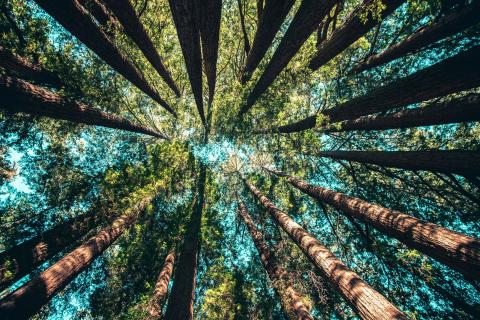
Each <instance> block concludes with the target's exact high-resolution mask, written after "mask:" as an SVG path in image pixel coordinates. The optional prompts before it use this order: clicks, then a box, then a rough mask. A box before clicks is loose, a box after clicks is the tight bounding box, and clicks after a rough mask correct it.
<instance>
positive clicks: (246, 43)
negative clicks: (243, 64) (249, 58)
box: [237, 0, 250, 55]
mask: <svg viewBox="0 0 480 320" xmlns="http://www.w3.org/2000/svg"><path fill="white" fill-rule="evenodd" d="M237 4H238V13H239V17H240V27H241V29H242V33H243V48H244V49H245V54H246V55H248V53H249V52H250V41H249V40H248V32H247V27H246V25H245V13H244V12H243V8H242V0H237Z"/></svg>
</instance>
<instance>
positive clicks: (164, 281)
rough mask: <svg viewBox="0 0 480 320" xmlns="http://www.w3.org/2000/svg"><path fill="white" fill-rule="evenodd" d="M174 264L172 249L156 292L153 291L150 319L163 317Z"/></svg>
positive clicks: (149, 311)
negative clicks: (163, 308)
mask: <svg viewBox="0 0 480 320" xmlns="http://www.w3.org/2000/svg"><path fill="white" fill-rule="evenodd" d="M174 264H175V249H171V250H170V251H169V252H168V255H167V257H166V258H165V263H164V264H163V267H162V271H161V272H160V274H159V275H158V279H157V283H156V284H155V290H154V291H153V297H152V300H151V302H150V306H149V310H148V313H149V315H150V317H149V318H148V319H160V318H161V316H162V307H163V304H164V303H165V300H166V298H167V293H168V283H169V282H170V277H171V276H172V272H173V266H174Z"/></svg>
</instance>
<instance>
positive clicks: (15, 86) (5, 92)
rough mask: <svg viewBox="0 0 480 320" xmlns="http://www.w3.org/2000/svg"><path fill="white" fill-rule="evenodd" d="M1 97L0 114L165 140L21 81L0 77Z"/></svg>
mask: <svg viewBox="0 0 480 320" xmlns="http://www.w3.org/2000/svg"><path fill="white" fill-rule="evenodd" d="M0 96H1V97H2V100H1V101H0V110H2V109H3V110H6V111H8V112H12V113H20V112H22V113H26V114H31V115H35V116H41V117H49V118H53V119H61V120H68V121H72V122H77V123H84V124H89V125H95V126H102V127H107V128H114V129H119V130H126V131H132V132H136V133H143V134H146V135H150V136H152V137H156V138H160V139H167V138H166V137H165V136H164V135H162V134H161V133H159V132H157V131H155V130H152V129H150V128H147V127H145V126H143V125H141V124H137V123H134V122H131V121H130V120H127V119H125V118H122V117H119V116H116V115H114V114H111V113H107V112H103V111H101V110H99V109H96V108H94V107H91V106H89V105H86V104H84V103H81V102H77V101H71V100H67V99H66V98H64V97H62V96H61V95H59V94H57V93H54V92H51V91H48V90H46V89H43V88H41V87H38V86H35V85H33V84H30V83H28V82H26V81H23V80H20V79H15V78H11V77H5V76H1V75H0Z"/></svg>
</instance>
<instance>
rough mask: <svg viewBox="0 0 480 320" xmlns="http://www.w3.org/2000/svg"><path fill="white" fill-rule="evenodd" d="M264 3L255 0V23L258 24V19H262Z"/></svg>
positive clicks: (260, 0)
mask: <svg viewBox="0 0 480 320" xmlns="http://www.w3.org/2000/svg"><path fill="white" fill-rule="evenodd" d="M263 3H264V1H263V0H257V21H258V22H259V23H260V19H261V18H262V15H263V11H264V9H265V8H264V4H263Z"/></svg>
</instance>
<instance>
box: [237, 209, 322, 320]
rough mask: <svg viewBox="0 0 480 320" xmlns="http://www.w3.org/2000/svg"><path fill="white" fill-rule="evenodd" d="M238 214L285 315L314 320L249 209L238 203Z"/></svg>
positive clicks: (291, 317)
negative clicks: (278, 262) (250, 237)
mask: <svg viewBox="0 0 480 320" xmlns="http://www.w3.org/2000/svg"><path fill="white" fill-rule="evenodd" d="M238 214H239V216H240V217H241V218H242V220H243V222H244V223H245V225H246V226H247V228H248V231H249V232H250V235H251V236H252V239H253V243H254V244H255V247H256V248H257V251H258V254H259V256H260V260H261V261H262V265H263V267H264V269H265V271H267V274H268V277H269V278H270V281H271V282H272V285H273V287H274V289H275V291H276V292H277V294H278V295H279V297H280V303H281V305H282V308H283V309H284V311H285V313H286V314H288V316H289V318H290V319H291V320H296V319H297V320H306V319H311V320H313V317H312V315H311V314H310V311H309V308H308V307H307V306H306V305H305V304H304V303H303V301H302V299H303V297H302V295H301V294H300V293H298V292H297V291H296V290H295V289H294V288H293V285H292V284H293V281H292V279H290V277H289V274H288V272H287V271H286V270H284V269H283V268H281V267H280V266H279V265H278V264H277V258H276V257H275V254H274V252H273V251H271V250H270V249H269V248H268V246H267V243H266V242H265V240H264V236H263V234H262V232H261V231H259V230H258V229H257V227H256V226H255V224H254V222H253V220H252V217H251V216H250V214H249V212H248V209H247V207H246V206H245V205H244V203H243V202H242V201H239V203H238Z"/></svg>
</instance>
